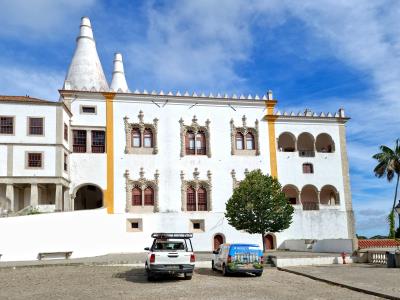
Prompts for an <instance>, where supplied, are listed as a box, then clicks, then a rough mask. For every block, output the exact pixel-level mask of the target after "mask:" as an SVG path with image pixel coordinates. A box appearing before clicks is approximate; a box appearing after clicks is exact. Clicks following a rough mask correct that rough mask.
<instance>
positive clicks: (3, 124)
mask: <svg viewBox="0 0 400 300" xmlns="http://www.w3.org/2000/svg"><path fill="white" fill-rule="evenodd" d="M0 134H14V117H0Z"/></svg>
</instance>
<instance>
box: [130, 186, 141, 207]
mask: <svg viewBox="0 0 400 300" xmlns="http://www.w3.org/2000/svg"><path fill="white" fill-rule="evenodd" d="M132 205H133V206H141V205H142V190H141V189H140V188H138V187H134V188H133V189H132Z"/></svg>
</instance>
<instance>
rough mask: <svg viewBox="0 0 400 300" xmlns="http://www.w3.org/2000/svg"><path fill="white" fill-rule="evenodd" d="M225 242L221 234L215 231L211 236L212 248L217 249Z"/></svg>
mask: <svg viewBox="0 0 400 300" xmlns="http://www.w3.org/2000/svg"><path fill="white" fill-rule="evenodd" d="M223 243H225V237H224V235H223V234H220V233H217V234H216V235H214V238H213V250H217V249H218V248H219V246H220V245H221V244H223Z"/></svg>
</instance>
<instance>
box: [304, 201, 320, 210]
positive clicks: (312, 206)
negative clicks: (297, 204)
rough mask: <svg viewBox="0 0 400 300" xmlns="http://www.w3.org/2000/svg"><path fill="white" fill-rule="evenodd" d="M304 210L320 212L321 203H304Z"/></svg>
mask: <svg viewBox="0 0 400 300" xmlns="http://www.w3.org/2000/svg"><path fill="white" fill-rule="evenodd" d="M302 205H303V210H319V203H317V202H303V203H302Z"/></svg>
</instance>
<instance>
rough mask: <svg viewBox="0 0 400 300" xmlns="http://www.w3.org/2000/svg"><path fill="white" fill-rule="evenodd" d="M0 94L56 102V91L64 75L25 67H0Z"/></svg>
mask: <svg viewBox="0 0 400 300" xmlns="http://www.w3.org/2000/svg"><path fill="white" fill-rule="evenodd" d="M0 74H4V75H3V76H0V94H2V95H21V96H24V95H30V96H31V97H37V98H42V99H46V100H51V101H58V89H59V88H60V87H61V85H62V82H63V80H64V76H65V75H64V74H63V73H61V72H54V70H46V69H39V68H34V69H31V68H30V67H27V66H15V65H14V66H10V65H8V66H0Z"/></svg>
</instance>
